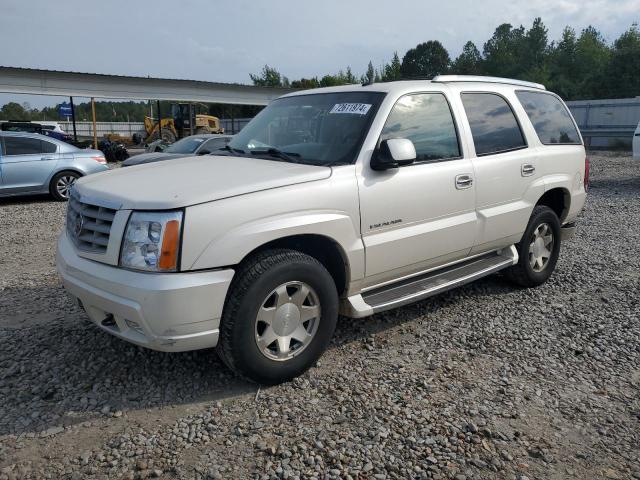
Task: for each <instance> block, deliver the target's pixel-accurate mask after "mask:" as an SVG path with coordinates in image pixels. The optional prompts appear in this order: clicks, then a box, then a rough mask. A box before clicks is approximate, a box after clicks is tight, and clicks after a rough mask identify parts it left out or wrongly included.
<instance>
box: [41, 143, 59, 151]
mask: <svg viewBox="0 0 640 480" xmlns="http://www.w3.org/2000/svg"><path fill="white" fill-rule="evenodd" d="M40 142H42V153H56V150H58V146H57V145H56V144H55V143H51V142H47V141H46V140H40Z"/></svg>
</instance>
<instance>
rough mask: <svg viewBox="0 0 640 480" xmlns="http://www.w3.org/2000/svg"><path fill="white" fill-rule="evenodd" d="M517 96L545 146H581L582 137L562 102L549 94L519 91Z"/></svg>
mask: <svg viewBox="0 0 640 480" xmlns="http://www.w3.org/2000/svg"><path fill="white" fill-rule="evenodd" d="M516 96H517V97H518V100H520V103H522V106H523V107H524V110H525V111H526V112H527V115H528V116H529V120H531V123H532V124H533V128H534V129H535V131H536V133H537V134H538V138H539V139H540V142H542V143H543V144H545V145H553V144H571V145H580V135H578V131H577V130H576V127H575V124H574V123H573V120H572V119H571V116H570V115H569V112H568V111H567V108H566V107H565V106H564V105H563V104H562V102H561V101H560V100H559V99H558V98H557V97H555V96H554V95H551V94H549V93H542V92H530V91H524V90H523V91H519V92H516Z"/></svg>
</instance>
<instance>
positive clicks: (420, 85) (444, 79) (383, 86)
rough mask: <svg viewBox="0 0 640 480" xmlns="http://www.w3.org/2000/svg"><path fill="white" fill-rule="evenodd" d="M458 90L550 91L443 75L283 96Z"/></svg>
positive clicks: (518, 83) (503, 80) (508, 81)
mask: <svg viewBox="0 0 640 480" xmlns="http://www.w3.org/2000/svg"><path fill="white" fill-rule="evenodd" d="M445 86H448V87H457V88H458V89H463V90H484V91H496V92H497V91H500V90H505V89H507V90H514V89H519V90H538V91H546V89H545V87H544V85H542V84H539V83H533V82H526V81H522V80H515V79H511V78H500V77H482V76H475V75H439V76H436V77H434V78H433V79H431V80H397V81H395V82H381V83H372V84H368V85H360V84H350V85H340V86H337V87H322V88H314V89H311V90H301V91H297V92H293V93H289V94H287V95H283V97H294V96H298V95H312V94H318V93H340V92H381V93H394V92H395V93H405V92H408V91H420V90H423V91H424V90H426V91H428V90H440V91H441V90H442V89H443V88H447V87H445Z"/></svg>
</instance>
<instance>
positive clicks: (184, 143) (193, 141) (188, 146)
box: [164, 137, 206, 153]
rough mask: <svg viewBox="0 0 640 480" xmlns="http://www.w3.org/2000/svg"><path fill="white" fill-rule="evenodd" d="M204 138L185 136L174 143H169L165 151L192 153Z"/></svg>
mask: <svg viewBox="0 0 640 480" xmlns="http://www.w3.org/2000/svg"><path fill="white" fill-rule="evenodd" d="M205 140H206V138H202V137H187V138H183V139H182V140H178V141H177V142H176V143H173V144H171V145H169V146H168V147H167V148H166V150H164V152H165V153H194V152H195V151H196V150H197V149H198V147H199V146H200V145H202V143H203V142H204V141H205Z"/></svg>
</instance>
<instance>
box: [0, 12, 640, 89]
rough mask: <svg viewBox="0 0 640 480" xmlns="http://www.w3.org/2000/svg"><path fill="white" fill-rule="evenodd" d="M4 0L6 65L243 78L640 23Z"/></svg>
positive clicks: (573, 15) (294, 74) (617, 17)
mask: <svg viewBox="0 0 640 480" xmlns="http://www.w3.org/2000/svg"><path fill="white" fill-rule="evenodd" d="M2 3H3V6H2V15H1V16H0V43H1V44H3V45H7V44H9V45H11V48H4V49H3V51H2V58H1V59H0V63H1V64H4V65H10V66H21V67H33V68H49V69H56V70H74V71H82V72H96V73H114V74H122V75H140V76H147V75H150V76H158V77H168V78H191V79H196V80H210V81H222V82H240V83H248V82H249V73H252V72H259V71H260V69H261V68H262V66H263V65H265V64H269V65H271V66H273V67H276V68H277V69H278V70H279V71H280V72H281V73H282V74H284V75H286V76H288V77H289V78H291V79H293V78H299V77H303V76H304V77H310V76H321V75H324V74H326V73H334V72H336V71H337V70H339V69H345V68H346V67H347V66H351V68H352V69H353V71H354V72H355V73H356V74H359V73H362V72H364V71H365V70H366V67H367V64H368V62H369V60H371V61H372V62H373V64H374V66H379V65H381V64H382V63H383V62H385V61H389V60H390V59H391V57H392V55H393V52H394V51H398V53H399V54H400V56H401V57H402V55H403V54H404V52H406V51H407V50H408V49H409V48H412V47H414V46H416V45H417V44H418V43H421V42H424V41H427V40H432V39H437V40H440V41H441V42H442V43H443V44H444V46H445V47H446V48H447V49H448V50H449V53H450V55H451V56H452V57H455V56H456V55H458V54H459V53H460V51H461V50H462V46H463V45H464V43H465V42H466V41H467V40H472V41H473V42H474V43H476V45H477V46H478V48H479V49H480V50H482V45H483V44H484V42H485V41H486V40H487V39H488V38H489V37H490V36H491V35H492V34H493V31H494V30H495V28H496V27H497V26H498V25H499V24H501V23H511V24H512V25H515V26H517V25H520V24H523V25H525V26H527V27H528V26H530V25H531V22H532V21H533V19H534V18H535V17H538V16H539V17H542V20H543V22H544V23H545V25H546V26H547V27H548V29H549V38H550V39H557V38H559V37H560V34H561V32H562V29H563V28H564V27H565V26H566V25H570V26H572V27H574V28H575V29H576V30H577V31H580V30H581V29H583V28H585V27H586V26H588V25H590V24H591V25H594V26H596V27H597V28H598V29H600V30H601V31H602V33H603V34H604V35H605V38H607V39H608V40H609V41H612V40H614V39H615V38H617V37H618V36H619V35H620V34H621V33H622V32H623V31H625V30H627V29H628V28H629V27H630V26H631V24H632V22H633V21H640V0H556V1H554V2H549V0H512V1H510V2H505V1H504V0H483V1H476V0H458V1H453V0H450V1H449V2H434V1H425V0H394V2H391V3H389V2H388V1H383V0H348V1H345V0H324V1H323V2H314V3H311V2H300V1H299V0H269V1H268V2H267V1H259V0H234V1H233V2H223V1H222V0H188V1H181V2H175V0H154V1H153V2H152V3H150V4H149V5H146V6H145V7H144V8H142V7H141V6H138V4H137V3H134V2H130V1H125V0H110V1H109V2H98V1H96V0H94V1H90V0H89V1H87V0H66V1H65V2H64V8H60V4H59V3H56V2H50V1H46V0H31V1H29V2H25V1H24V0H3V2H2ZM69 12H73V15H70V14H69ZM26 26H28V28H27V27H26Z"/></svg>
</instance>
